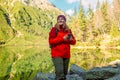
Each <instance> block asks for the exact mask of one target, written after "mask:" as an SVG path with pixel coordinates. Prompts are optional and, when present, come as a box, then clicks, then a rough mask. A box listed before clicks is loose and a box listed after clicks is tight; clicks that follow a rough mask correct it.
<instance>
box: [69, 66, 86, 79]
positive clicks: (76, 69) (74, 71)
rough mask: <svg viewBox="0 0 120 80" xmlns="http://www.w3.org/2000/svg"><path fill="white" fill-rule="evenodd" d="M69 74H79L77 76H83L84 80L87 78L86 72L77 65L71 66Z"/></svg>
mask: <svg viewBox="0 0 120 80" xmlns="http://www.w3.org/2000/svg"><path fill="white" fill-rule="evenodd" d="M69 74H70V75H71V74H77V75H79V76H81V77H82V78H83V80H85V77H86V71H85V70H84V69H82V68H80V67H79V66H77V65H75V64H72V65H71V67H70V71H69Z"/></svg>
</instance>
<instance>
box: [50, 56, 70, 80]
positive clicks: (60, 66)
mask: <svg viewBox="0 0 120 80" xmlns="http://www.w3.org/2000/svg"><path fill="white" fill-rule="evenodd" d="M69 60H70V59H69V58H61V57H57V58H52V61H53V64H54V66H55V74H56V77H55V80H66V75H67V72H68V65H69Z"/></svg>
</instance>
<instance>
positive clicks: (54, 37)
mask: <svg viewBox="0 0 120 80" xmlns="http://www.w3.org/2000/svg"><path fill="white" fill-rule="evenodd" d="M63 36H64V35H63V34H62V33H60V32H58V33H57V34H56V29H55V28H52V29H51V31H50V33H49V44H50V45H56V44H59V43H61V42H63V41H64V39H63Z"/></svg>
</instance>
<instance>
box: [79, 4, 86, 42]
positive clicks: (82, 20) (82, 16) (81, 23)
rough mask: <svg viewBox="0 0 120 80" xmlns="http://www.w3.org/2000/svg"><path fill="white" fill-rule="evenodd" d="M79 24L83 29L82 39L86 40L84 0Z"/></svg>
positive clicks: (80, 10) (80, 9)
mask: <svg viewBox="0 0 120 80" xmlns="http://www.w3.org/2000/svg"><path fill="white" fill-rule="evenodd" d="M78 26H79V28H80V29H81V31H82V41H86V21H85V14H84V9H83V6H82V2H80V7H79V13H78Z"/></svg>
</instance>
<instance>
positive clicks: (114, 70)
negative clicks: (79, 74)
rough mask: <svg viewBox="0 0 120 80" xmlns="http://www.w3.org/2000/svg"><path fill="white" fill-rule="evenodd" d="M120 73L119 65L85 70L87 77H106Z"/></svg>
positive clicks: (92, 79)
mask: <svg viewBox="0 0 120 80" xmlns="http://www.w3.org/2000/svg"><path fill="white" fill-rule="evenodd" d="M116 74H120V68H119V67H111V66H109V67H102V68H92V69H91V70H89V71H88V72H87V76H86V78H87V79H90V80H94V79H108V78H110V77H113V76H115V75H116Z"/></svg>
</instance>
